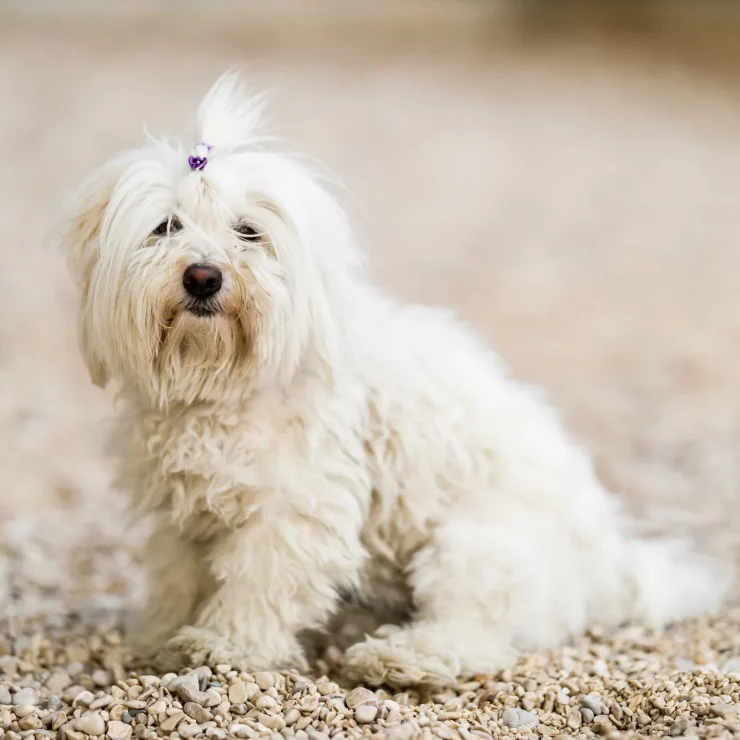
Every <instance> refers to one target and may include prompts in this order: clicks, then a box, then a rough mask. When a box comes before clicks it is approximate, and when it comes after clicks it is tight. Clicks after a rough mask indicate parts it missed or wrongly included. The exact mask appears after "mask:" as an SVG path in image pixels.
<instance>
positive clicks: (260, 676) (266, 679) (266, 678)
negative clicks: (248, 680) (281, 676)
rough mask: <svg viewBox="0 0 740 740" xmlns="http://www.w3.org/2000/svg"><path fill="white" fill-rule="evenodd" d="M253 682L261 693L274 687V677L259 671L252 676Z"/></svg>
mask: <svg viewBox="0 0 740 740" xmlns="http://www.w3.org/2000/svg"><path fill="white" fill-rule="evenodd" d="M254 682H255V683H256V684H257V686H259V688H260V689H261V690H262V691H267V689H270V688H272V687H273V686H274V685H275V676H274V675H273V674H272V673H267V672H266V671H260V672H258V673H255V674H254Z"/></svg>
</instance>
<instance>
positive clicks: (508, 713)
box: [501, 708, 540, 727]
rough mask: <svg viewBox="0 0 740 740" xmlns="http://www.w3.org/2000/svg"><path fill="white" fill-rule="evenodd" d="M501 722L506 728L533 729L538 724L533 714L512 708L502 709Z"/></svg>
mask: <svg viewBox="0 0 740 740" xmlns="http://www.w3.org/2000/svg"><path fill="white" fill-rule="evenodd" d="M501 720H502V721H503V723H504V724H505V725H506V726H507V727H535V726H536V725H538V724H539V723H540V720H539V717H537V715H536V714H535V713H534V712H527V711H526V710H524V709H514V708H509V709H504V712H503V714H502V715H501Z"/></svg>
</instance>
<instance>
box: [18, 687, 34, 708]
mask: <svg viewBox="0 0 740 740" xmlns="http://www.w3.org/2000/svg"><path fill="white" fill-rule="evenodd" d="M38 703H39V695H38V694H37V693H36V692H35V691H34V690H33V689H21V690H20V691H16V692H15V694H13V704H14V705H16V706H18V705H19V704H31V705H32V706H34V707H35V706H36V705H37V704H38Z"/></svg>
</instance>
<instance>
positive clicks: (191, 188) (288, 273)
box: [66, 78, 354, 404]
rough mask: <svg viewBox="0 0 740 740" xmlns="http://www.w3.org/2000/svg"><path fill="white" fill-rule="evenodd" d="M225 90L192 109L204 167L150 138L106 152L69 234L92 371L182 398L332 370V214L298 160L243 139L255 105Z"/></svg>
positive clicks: (341, 234)
mask: <svg viewBox="0 0 740 740" xmlns="http://www.w3.org/2000/svg"><path fill="white" fill-rule="evenodd" d="M237 95H238V91H237V90H236V89H235V84H234V81H233V79H231V78H226V79H225V80H222V81H221V82H220V83H218V84H217V85H216V87H214V89H213V90H212V91H211V92H210V93H209V95H208V96H207V97H206V99H205V100H204V102H203V104H202V106H201V109H200V111H199V129H200V131H199V133H200V138H201V139H202V140H203V141H207V142H208V144H209V145H211V146H212V148H211V149H210V150H209V151H207V158H208V160H207V164H206V165H205V166H204V167H203V168H202V169H200V168H199V165H201V164H202V162H201V160H196V161H195V162H194V161H193V160H192V158H191V160H190V162H189V161H188V155H187V152H185V151H183V150H182V149H180V148H177V147H172V146H170V145H165V144H152V146H151V147H150V148H147V149H141V150H136V151H132V152H128V153H126V154H124V155H123V156H121V157H118V158H116V159H114V160H112V161H111V162H109V163H108V164H107V165H106V166H105V167H104V168H103V169H102V170H101V171H100V172H99V173H98V174H97V175H96V177H94V178H93V180H92V181H91V183H89V185H88V186H87V188H86V190H85V191H84V193H83V195H82V197H81V198H80V200H79V202H78V203H77V205H76V206H75V208H74V209H73V215H72V217H71V219H70V227H69V228H68V230H67V233H66V242H67V249H68V255H69V262H70V265H71V268H72V271H73V274H74V276H75V277H76V280H77V282H78V284H79V286H80V288H81V289H82V294H83V295H82V307H81V317H80V322H81V325H80V330H81V344H82V350H83V355H84V357H85V359H86V362H87V364H88V367H89V369H90V372H91V376H92V378H93V380H94V381H95V382H97V383H98V384H104V383H105V382H107V380H108V378H109V377H113V378H116V379H118V380H120V381H122V382H123V384H124V385H125V386H128V387H131V388H135V389H136V390H137V391H139V392H142V393H144V394H146V396H147V397H148V398H149V399H150V400H151V401H152V402H154V403H157V404H167V403H172V402H186V403H188V402H193V401H196V400H215V399H222V398H229V397H232V396H234V395H236V396H242V395H245V394H248V393H250V392H252V391H253V390H254V388H255V387H256V386H259V385H265V384H276V385H279V384H283V383H287V382H289V380H290V378H291V377H292V376H293V375H294V373H295V372H296V370H297V369H298V368H299V367H300V366H301V365H302V364H305V363H312V364H313V365H314V366H315V367H316V368H320V367H321V368H323V370H328V371H330V368H331V365H332V363H333V361H334V359H335V356H336V352H337V351H339V343H340V334H341V331H340V327H339V323H340V322H341V317H342V313H343V309H344V305H345V304H346V301H347V300H348V299H349V298H350V296H349V295H348V291H349V290H350V288H351V282H352V279H351V273H352V269H351V268H352V263H353V256H354V252H353V249H352V245H351V240H350V236H349V232H348V229H347V226H346V222H345V219H344V216H343V214H342V212H341V210H340V209H339V208H338V207H337V205H336V204H335V203H334V202H333V200H332V199H331V198H330V197H329V195H328V194H327V193H326V192H325V191H324V190H323V189H322V188H321V187H320V186H319V185H318V184H317V183H316V182H315V181H314V180H313V179H312V178H311V177H310V176H309V175H308V174H307V173H306V172H305V171H304V170H303V168H302V167H300V166H299V165H298V164H296V163H295V162H293V161H292V160H290V159H288V158H285V157H282V156H280V155H276V154H273V153H269V152H265V151H261V150H260V149H258V148H256V147H255V146H254V140H253V123H254V120H253V119H254V115H255V114H254V109H253V107H252V106H251V105H250V103H249V102H248V101H247V102H244V101H243V100H241V99H240V98H239V97H237ZM198 149H199V150H204V147H199V148H198ZM199 154H203V155H204V156H205V154H206V152H205V150H204V151H199Z"/></svg>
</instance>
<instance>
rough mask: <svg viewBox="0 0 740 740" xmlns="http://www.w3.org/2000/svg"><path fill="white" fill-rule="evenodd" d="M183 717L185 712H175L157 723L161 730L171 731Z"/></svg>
mask: <svg viewBox="0 0 740 740" xmlns="http://www.w3.org/2000/svg"><path fill="white" fill-rule="evenodd" d="M184 719H185V712H175V714H172V715H170V716H169V717H167V719H166V720H165V721H164V722H162V723H161V724H160V725H159V729H160V730H162V732H172V731H173V730H174V729H175V728H176V727H177V726H178V725H179V724H180V722H182V721H183V720H184Z"/></svg>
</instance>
